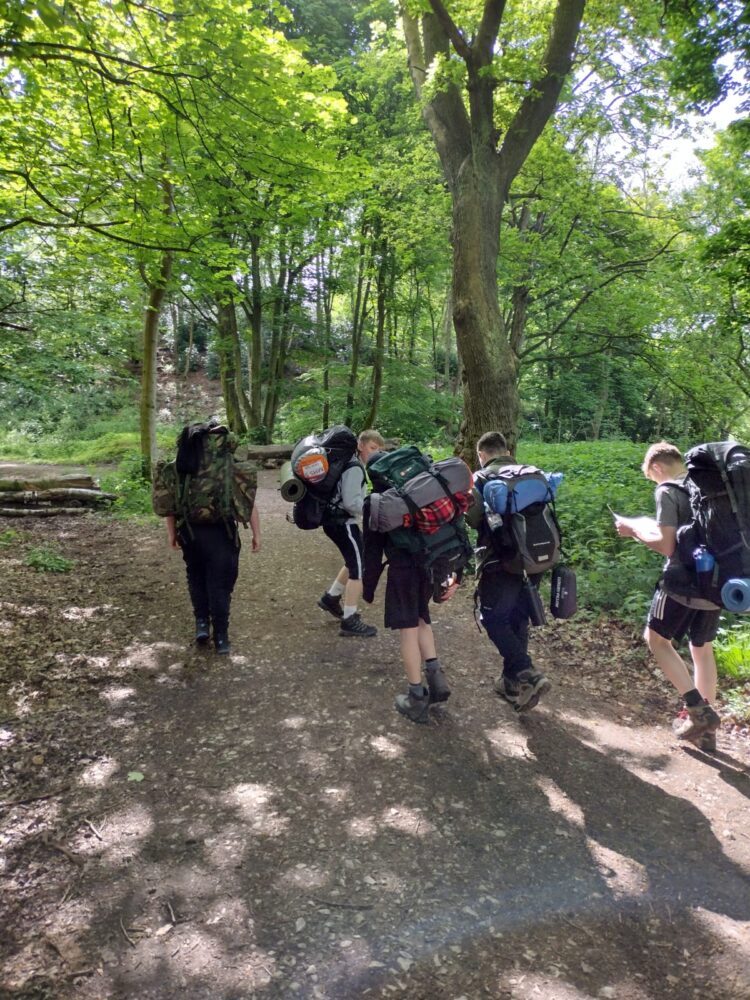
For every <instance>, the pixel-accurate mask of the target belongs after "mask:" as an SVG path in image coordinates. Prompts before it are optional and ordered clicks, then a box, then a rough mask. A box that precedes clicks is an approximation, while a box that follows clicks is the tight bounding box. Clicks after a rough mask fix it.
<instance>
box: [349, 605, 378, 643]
mask: <svg viewBox="0 0 750 1000" xmlns="http://www.w3.org/2000/svg"><path fill="white" fill-rule="evenodd" d="M377 634H378V630H377V629H376V628H375V626H374V625H367V624H366V623H365V622H363V621H362V619H361V618H360V617H359V614H358V613H357V612H356V611H355V612H354V614H353V615H349V617H348V618H342V619H341V628H340V629H339V635H356V636H359V637H360V638H362V639H371V638H372V636H374V635H377Z"/></svg>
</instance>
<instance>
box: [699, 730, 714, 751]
mask: <svg viewBox="0 0 750 1000" xmlns="http://www.w3.org/2000/svg"><path fill="white" fill-rule="evenodd" d="M695 745H696V746H697V748H698V749H699V750H702V751H703V752H704V753H716V749H717V748H716V733H712V732H707V733H704V734H703V735H702V736H701V737H699V739H698V742H697V743H696V744H695Z"/></svg>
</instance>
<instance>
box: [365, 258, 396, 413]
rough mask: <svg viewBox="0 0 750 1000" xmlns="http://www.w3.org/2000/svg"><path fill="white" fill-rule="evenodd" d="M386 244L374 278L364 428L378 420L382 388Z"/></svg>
mask: <svg viewBox="0 0 750 1000" xmlns="http://www.w3.org/2000/svg"><path fill="white" fill-rule="evenodd" d="M389 256H390V255H389V252H388V244H387V243H386V241H385V240H383V241H382V243H381V249H380V261H379V264H378V272H377V276H376V288H377V312H376V315H377V322H376V328H375V331H376V332H375V353H374V356H373V361H372V399H371V401H370V412H369V413H368V414H367V419H366V420H365V427H374V426H375V423H376V421H377V419H378V409H379V407H380V394H381V391H382V388H383V356H384V354H385V317H386V287H387V276H388V260H389Z"/></svg>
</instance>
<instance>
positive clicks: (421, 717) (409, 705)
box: [396, 687, 430, 723]
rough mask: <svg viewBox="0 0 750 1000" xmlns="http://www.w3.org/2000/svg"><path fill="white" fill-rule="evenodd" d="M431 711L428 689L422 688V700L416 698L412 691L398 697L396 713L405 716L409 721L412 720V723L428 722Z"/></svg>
mask: <svg viewBox="0 0 750 1000" xmlns="http://www.w3.org/2000/svg"><path fill="white" fill-rule="evenodd" d="M429 709H430V692H429V691H428V690H427V688H426V687H423V688H422V697H421V698H415V697H414V695H413V694H412V693H411V691H407V692H406V694H398V695H396V711H397V712H400V713H401V714H402V715H405V716H406V718H407V719H411V721H412V722H420V723H424V722H427V721H428V718H429Z"/></svg>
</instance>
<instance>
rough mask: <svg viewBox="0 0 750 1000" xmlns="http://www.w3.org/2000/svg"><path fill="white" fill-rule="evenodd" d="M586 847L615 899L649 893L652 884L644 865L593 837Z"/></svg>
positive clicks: (589, 838) (589, 839)
mask: <svg viewBox="0 0 750 1000" xmlns="http://www.w3.org/2000/svg"><path fill="white" fill-rule="evenodd" d="M586 846H587V847H588V849H589V851H590V852H591V857H592V858H593V859H594V862H595V864H596V867H597V868H598V869H599V874H600V875H601V876H602V878H603V879H604V880H605V881H606V883H607V888H608V889H609V891H610V892H611V893H612V894H613V896H614V897H615V898H624V897H629V896H632V897H637V896H639V895H642V894H644V893H647V892H648V890H649V887H650V884H651V883H650V879H649V877H648V872H647V870H646V867H645V866H644V865H641V864H639V863H638V862H637V861H634V860H633V859H632V858H628V857H625V855H623V854H620V853H619V852H618V851H613V850H611V849H610V848H609V847H604V846H603V845H602V844H600V843H598V841H596V840H594V839H593V838H592V837H587V838H586Z"/></svg>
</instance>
